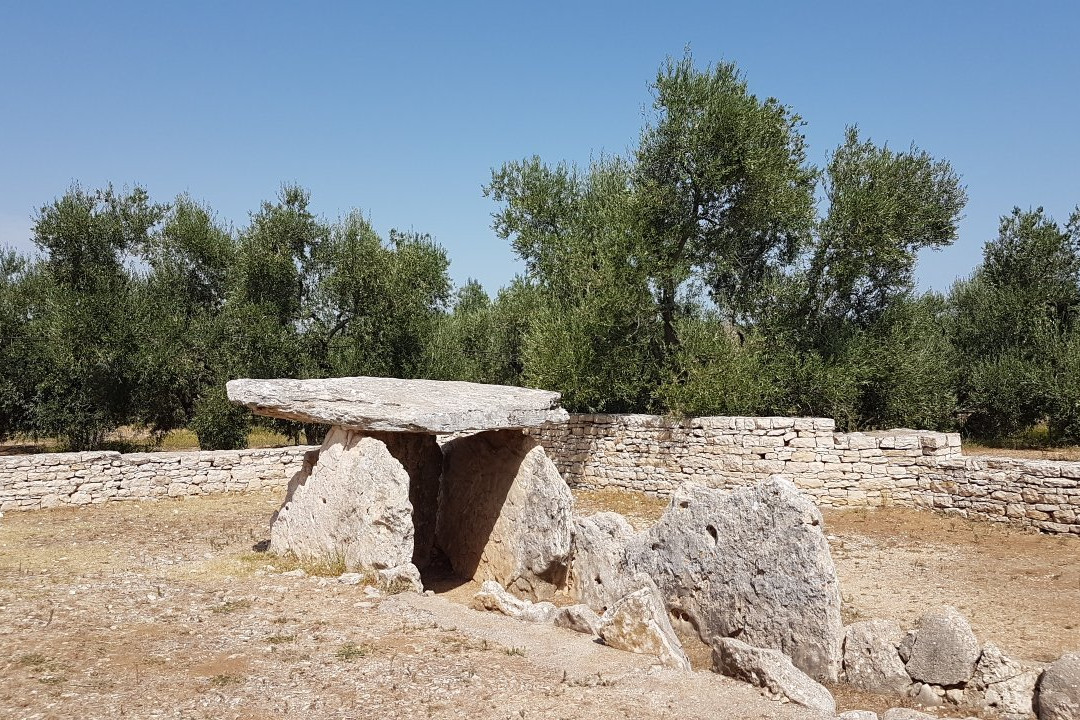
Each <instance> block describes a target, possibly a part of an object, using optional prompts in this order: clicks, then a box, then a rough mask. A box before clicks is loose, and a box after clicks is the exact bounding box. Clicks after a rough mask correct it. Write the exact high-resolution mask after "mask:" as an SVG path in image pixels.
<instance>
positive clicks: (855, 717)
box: [836, 710, 878, 720]
mask: <svg viewBox="0 0 1080 720" xmlns="http://www.w3.org/2000/svg"><path fill="white" fill-rule="evenodd" d="M836 717H837V718H839V720H878V714H877V713H876V712H873V711H871V710H848V711H847V712H842V713H840V714H839V715H837V716H836Z"/></svg>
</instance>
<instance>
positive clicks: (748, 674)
mask: <svg viewBox="0 0 1080 720" xmlns="http://www.w3.org/2000/svg"><path fill="white" fill-rule="evenodd" d="M712 661H713V670H714V671H716V672H718V673H720V674H721V675H727V676H728V677H732V678H735V679H736V680H742V681H743V682H748V683H750V684H751V685H755V686H757V687H759V688H761V689H762V690H764V691H765V692H766V694H768V695H769V696H770V697H772V698H773V699H776V700H790V701H791V702H793V703H796V704H798V705H802V706H803V707H807V708H810V709H812V710H817V711H818V712H820V713H821V714H822V715H824V716H825V717H833V716H835V715H836V701H835V700H834V699H833V696H832V693H830V692H829V691H828V690H827V689H826V688H825V687H824V686H823V685H821V684H820V683H818V682H817V681H815V680H814V679H813V678H811V677H810V676H809V675H807V674H806V673H804V672H803V671H802V670H799V669H798V668H797V667H795V666H794V665H793V664H792V663H791V659H790V658H789V657H788V656H786V655H784V654H783V653H782V652H780V651H779V650H770V649H765V648H757V647H753V646H752V645H747V644H746V643H744V642H742V641H741V640H736V639H735V638H729V637H721V638H716V640H715V641H714V642H713V649H712Z"/></svg>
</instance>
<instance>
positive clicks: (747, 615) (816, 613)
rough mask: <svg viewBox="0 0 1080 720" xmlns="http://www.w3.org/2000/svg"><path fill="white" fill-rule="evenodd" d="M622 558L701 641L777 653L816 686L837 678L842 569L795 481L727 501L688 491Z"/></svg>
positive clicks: (744, 491) (712, 493)
mask: <svg viewBox="0 0 1080 720" xmlns="http://www.w3.org/2000/svg"><path fill="white" fill-rule="evenodd" d="M626 560H627V563H628V565H629V567H630V571H631V572H641V573H644V574H645V575H648V576H649V577H651V578H652V579H653V580H655V582H656V584H657V586H658V587H659V588H660V592H661V594H662V596H663V598H664V600H665V601H666V603H667V606H668V610H669V611H670V612H671V613H672V614H673V615H676V616H677V617H680V618H682V619H684V620H686V621H687V622H689V623H690V624H691V625H692V626H693V627H694V628H696V629H697V632H698V635H699V636H700V637H701V639H702V640H703V641H704V642H706V643H711V642H712V639H713V638H714V637H738V638H739V639H740V640H743V641H745V642H746V643H749V644H751V645H753V646H755V647H762V648H771V649H775V650H779V651H781V652H782V653H784V654H785V655H787V656H788V657H790V658H791V660H792V662H793V663H794V664H795V666H796V667H798V668H799V669H801V670H803V671H804V672H806V673H807V674H809V675H810V676H811V677H813V678H815V679H817V680H823V681H835V680H836V679H837V677H838V676H839V672H840V669H841V645H842V643H843V638H844V628H843V624H842V622H841V620H840V585H839V580H838V579H837V575H836V567H835V566H834V565H833V561H832V556H831V555H830V554H829V544H828V542H827V541H826V539H825V534H824V532H822V518H821V513H820V512H819V511H818V509H817V508H816V507H815V506H814V504H813V503H812V502H811V501H810V500H809V498H807V497H806V496H804V495H802V494H801V493H800V492H799V490H798V489H797V488H796V487H795V485H793V484H792V483H791V481H789V480H787V479H784V478H782V477H779V476H774V477H772V478H770V479H769V480H767V481H765V482H762V483H760V484H758V485H755V486H753V487H744V488H739V489H737V490H735V491H733V492H731V493H730V494H725V493H723V492H721V491H717V490H712V489H709V488H706V487H703V486H701V485H696V484H692V483H684V484H683V485H681V486H680V487H679V488H677V489H676V490H675V492H674V494H673V496H672V499H671V503H670V505H669V506H668V508H667V510H666V511H665V512H664V514H663V516H662V517H661V518H660V521H659V522H658V523H657V524H656V525H655V526H654V527H653V528H652V529H650V530H648V531H646V532H645V533H643V534H642V535H640V536H638V537H636V538H635V539H634V540H633V541H632V542H631V543H630V545H629V547H628V549H627V552H626Z"/></svg>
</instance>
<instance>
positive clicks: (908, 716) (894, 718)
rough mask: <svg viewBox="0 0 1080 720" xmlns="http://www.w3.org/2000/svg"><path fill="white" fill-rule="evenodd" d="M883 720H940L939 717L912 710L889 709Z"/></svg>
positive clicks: (882, 717)
mask: <svg viewBox="0 0 1080 720" xmlns="http://www.w3.org/2000/svg"><path fill="white" fill-rule="evenodd" d="M881 720H938V717H937V716H936V715H928V714H926V713H924V712H919V711H918V710H912V709H911V708H889V709H888V710H886V711H885V714H884V715H882V716H881Z"/></svg>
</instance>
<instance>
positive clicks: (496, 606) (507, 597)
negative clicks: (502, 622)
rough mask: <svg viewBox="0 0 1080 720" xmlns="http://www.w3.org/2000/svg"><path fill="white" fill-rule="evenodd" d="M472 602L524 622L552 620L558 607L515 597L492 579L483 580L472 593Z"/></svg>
mask: <svg viewBox="0 0 1080 720" xmlns="http://www.w3.org/2000/svg"><path fill="white" fill-rule="evenodd" d="M473 603H474V605H476V606H478V607H479V608H480V609H482V610H494V611H496V612H501V613H502V614H503V615H506V616H507V617H512V618H516V619H518V620H524V621H525V622H536V623H547V622H552V621H553V620H554V619H555V614H556V613H557V612H558V608H557V607H555V606H554V605H552V604H551V603H549V602H539V603H533V602H529V601H528V600H522V599H520V598H516V597H514V596H513V595H511V594H510V593H508V592H507V591H506V588H504V587H503V586H502V585H500V584H499V583H497V582H495V581H494V580H486V581H484V584H483V585H481V586H480V592H478V593H476V594H475V595H473Z"/></svg>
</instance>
